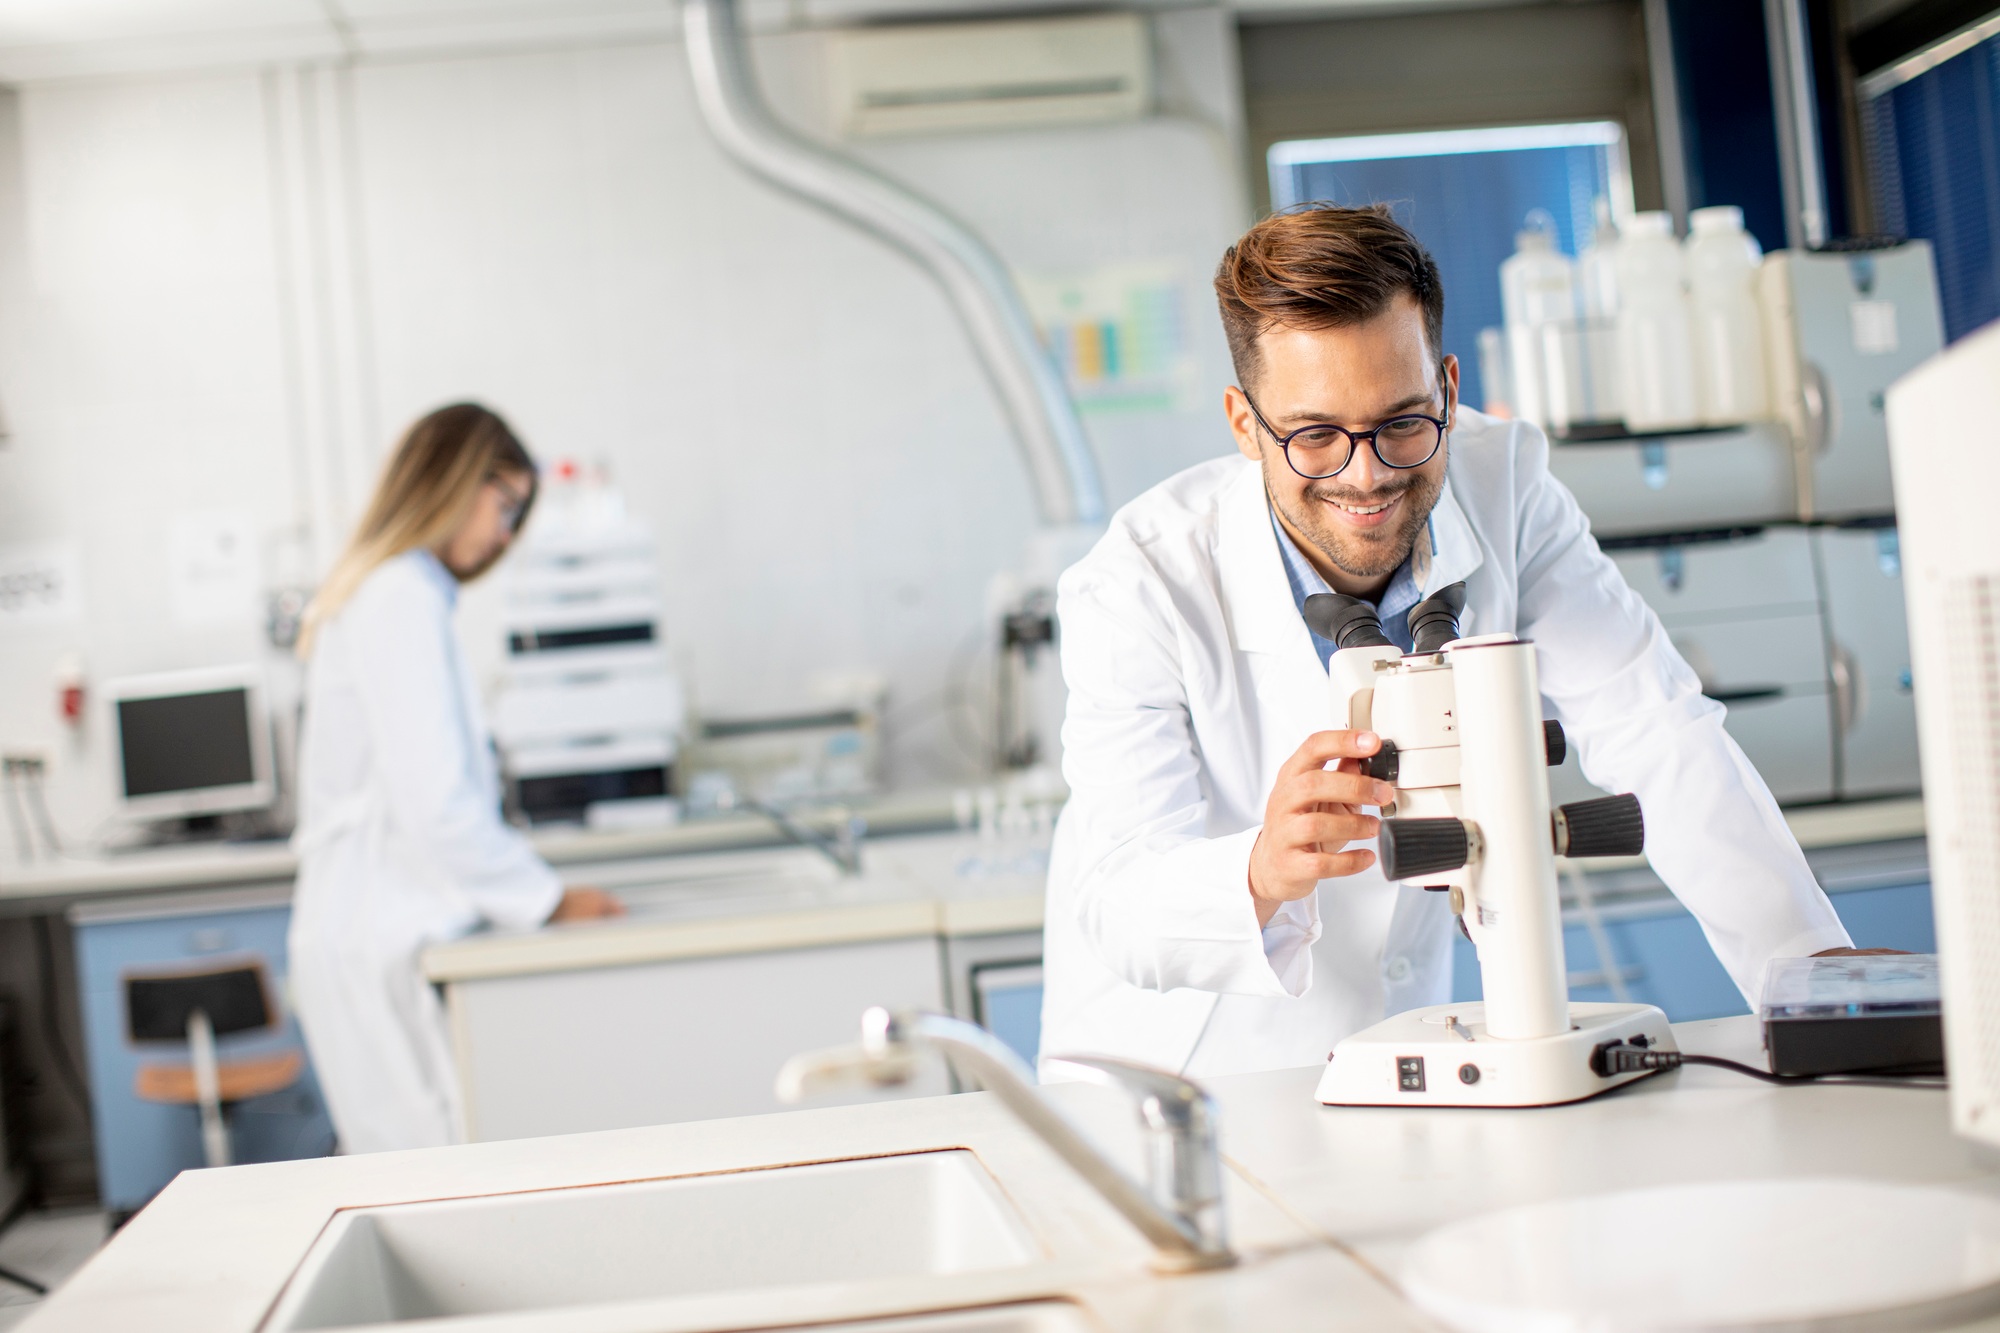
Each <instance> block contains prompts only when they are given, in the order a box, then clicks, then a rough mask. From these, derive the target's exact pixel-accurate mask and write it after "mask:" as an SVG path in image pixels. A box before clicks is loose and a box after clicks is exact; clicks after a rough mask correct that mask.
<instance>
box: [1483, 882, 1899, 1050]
mask: <svg viewBox="0 0 2000 1333" xmlns="http://www.w3.org/2000/svg"><path fill="white" fill-rule="evenodd" d="M1832 900H1833V907H1834V910H1835V911H1837V912H1838V913H1840V919H1841V922H1842V924H1844V925H1845V926H1846V927H1847V933H1848V934H1849V935H1851V936H1853V937H1854V942H1855V943H1856V944H1857V945H1859V946H1861V947H1863V948H1881V949H1907V950H1909V951H1910V952H1912V953H1932V952H1934V951H1935V950H1936V949H1937V936H1936V934H1935V932H1934V931H1933V930H1932V926H1931V886H1930V885H1929V884H1928V883H1915V884H1895V885H1889V886H1885V887H1881V888H1869V889H1850V890H1846V891H1843V892H1839V893H1835V894H1833V895H1832ZM1604 935H1605V940H1606V943H1608V944H1609V945H1610V946H1611V953H1612V955H1613V957H1612V959H1611V960H1610V961H1611V963H1612V965H1613V966H1615V967H1616V968H1617V969H1618V975H1619V976H1620V977H1621V978H1622V979H1623V980H1624V982H1625V989H1626V991H1627V992H1628V993H1629V994H1630V996H1631V998H1632V999H1633V1000H1634V1001H1636V1002H1638V1003H1640V1004H1653V1005H1658V1006H1659V1007H1660V1008H1661V1009H1663V1010H1665V1011H1666V1015H1667V1017H1668V1018H1669V1019H1671V1020H1672V1021H1673V1022H1676V1023H1685V1022H1689V1021H1691V1020H1694V1019H1698V1018H1723V1017H1727V1016H1728V1015H1731V1014H1747V1013H1749V1012H1750V1007H1749V1006H1748V1005H1747V1004H1745V1003H1744V1002H1743V995H1742V993H1741V992H1740V991H1738V990H1737V989H1736V984H1735V983H1734V982H1732V981H1731V980H1730V979H1729V974H1728V973H1727V972H1725V971H1724V970H1723V968H1722V964H1721V962H1719V961H1718V960H1717V959H1716V957H1715V951H1714V950H1712V949H1710V948H1709V947H1708V941H1707V939H1705V938H1704V937H1703V936H1702V933H1701V927H1700V926H1699V925H1698V924H1696V922H1695V919H1694V918H1693V917H1692V916H1690V915H1689V914H1688V913H1687V911H1686V910H1685V909H1683V908H1682V907H1680V906H1679V905H1678V904H1676V903H1672V902H1668V903H1665V904H1662V905H1661V907H1660V909H1659V910H1658V911H1657V912H1650V913H1646V914H1632V915H1616V916H1607V918H1606V919H1605V920H1604ZM1563 952H1564V954H1565V955H1566V956H1567V957H1568V960H1569V972H1570V998H1571V999H1573V1000H1612V999H1616V998H1617V997H1616V996H1615V995H1614V994H1613V993H1612V990H1611V987H1610V985H1609V984H1608V983H1607V982H1606V981H1605V979H1604V978H1605V974H1606V970H1607V969H1606V968H1605V967H1604V965H1603V962H1602V960H1600V959H1599V958H1598V956H1597V949H1596V947H1595V946H1594V945H1593V944H1592V943H1591V937H1590V932H1589V931H1588V930H1587V929H1585V928H1584V927H1583V926H1582V925H1580V924H1574V923H1572V924H1569V925H1567V926H1566V927H1565V929H1564V931H1563ZM1479 996H1480V987H1479V958H1478V956H1477V955H1476V954H1475V953H1474V952H1473V950H1472V945H1471V943H1470V942H1469V941H1467V940H1466V939H1465V938H1464V937H1463V936H1461V937H1460V938H1459V940H1458V948H1457V950H1456V952H1455V953H1454V954H1453V956H1452V998H1453V999H1458V1000H1476V999H1478V998H1479Z"/></svg>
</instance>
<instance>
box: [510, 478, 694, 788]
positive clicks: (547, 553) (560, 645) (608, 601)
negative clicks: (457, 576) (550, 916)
mask: <svg viewBox="0 0 2000 1333" xmlns="http://www.w3.org/2000/svg"><path fill="white" fill-rule="evenodd" d="M550 489H551V491H552V492H553V493H552V494H551V496H550V504H549V505H548V512H547V513H545V514H543V515H541V516H540V521H538V522H537V524H536V526H535V527H534V528H532V529H531V530H530V534H529V536H528V538H527V539H526V540H525V541H523V542H522V544H521V545H520V546H518V547H517V548H516V550H515V553H514V555H513V557H512V558H511V560H510V561H509V567H508V571H507V580H506V587H505V611H504V617H505V620H504V633H505V634H506V650H507V651H506V664H505V667H504V668H503V671H502V675H501V679H500V684H499V689H498V691H497V692H496V694H495V697H494V699H493V735H494V739H495V741H496V742H497V743H498V744H499V746H500V750H501V753H502V755H503V757H504V760H505V767H506V771H507V778H508V782H509V786H510V789H511V792H512V795H513V799H514V803H515V804H516V805H517V807H518V808H519V810H520V812H521V813H522V814H524V815H525V816H526V817H527V818H528V819H529V821H530V822H533V823H537V824H541V823H584V824H589V825H591V826H593V827H612V826H620V825H632V824H663V823H668V822H671V821H672V819H673V818H674V817H675V815H676V813H677V808H676V807H675V805H674V803H673V798H672V796H671V794H670V793H671V792H672V790H673V780H674V767H675V763H676V761H677V759H678V758H679V755H680V745H681V736H682V733H683V730H684V726H685V721H686V708H685V704H684V701H683V696H682V692H681V686H680V680H679V677H678V676H677V675H676V673H675V671H674V669H673V666H672V664H671V662H670V660H669V658H668V656H667V649H666V644H665V641H664V639H665V636H664V634H663V632H662V616H661V602H660V567H659V555H658V551H657V548H656V547H655V545H654V542H653V538H652V535H651V533H649V532H648V531H647V530H646V529H645V528H644V527H643V526H642V525H640V524H639V523H637V522H635V521H633V520H632V519H631V518H630V517H629V516H627V514H626V513H625V510H624V506H623V505H622V504H621V503H619V502H618V497H617V495H616V493H615V492H611V491H609V490H608V489H607V488H604V487H602V486H601V485H582V486H580V485H578V484H577V483H575V482H574V481H563V480H560V479H559V482H558V484H557V485H555V486H552V487H551V488H550Z"/></svg>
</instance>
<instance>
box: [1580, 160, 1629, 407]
mask: <svg viewBox="0 0 2000 1333" xmlns="http://www.w3.org/2000/svg"><path fill="white" fill-rule="evenodd" d="M1576 267H1577V304H1578V306H1579V307H1580V308H1581V311H1582V315H1583V379H1584V388H1585V397H1586V403H1585V415H1586V416H1587V417H1588V418H1589V419H1590V420H1592V421H1617V420H1619V419H1620V418H1621V417H1622V416H1623V415H1624V411H1625V409H1624V406H1623V399H1622V398H1621V397H1620V395H1619V383H1618V224H1617V223H1616V222H1614V221H1613V220H1612V218H1611V203H1610V201H1609V200H1607V199H1605V198H1603V197H1602V196H1599V198H1598V200H1597V228H1596V235H1595V236H1594V237H1593V238H1592V240H1591V245H1590V248H1589V249H1588V250H1586V251H1584V252H1583V255H1582V256H1581V257H1580V258H1579V259H1578V260H1577V265H1576Z"/></svg>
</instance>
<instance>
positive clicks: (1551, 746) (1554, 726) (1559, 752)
mask: <svg viewBox="0 0 2000 1333" xmlns="http://www.w3.org/2000/svg"><path fill="white" fill-rule="evenodd" d="M1542 752H1543V753H1544V754H1546V755H1548V757H1549V767H1550V768H1561V767H1562V764H1563V760H1565V759H1567V758H1569V737H1568V736H1567V735H1565V734H1564V732H1563V724H1562V723H1560V722H1558V721H1556V720H1555V719H1554V718H1552V717H1551V718H1545V719H1543V721H1542Z"/></svg>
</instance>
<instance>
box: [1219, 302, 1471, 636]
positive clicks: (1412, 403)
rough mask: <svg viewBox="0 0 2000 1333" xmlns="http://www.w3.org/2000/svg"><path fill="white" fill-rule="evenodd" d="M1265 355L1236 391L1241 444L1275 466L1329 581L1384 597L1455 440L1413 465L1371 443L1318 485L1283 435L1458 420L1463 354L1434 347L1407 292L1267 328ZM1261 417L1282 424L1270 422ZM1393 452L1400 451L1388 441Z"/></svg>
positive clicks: (1289, 522)
mask: <svg viewBox="0 0 2000 1333" xmlns="http://www.w3.org/2000/svg"><path fill="white" fill-rule="evenodd" d="M1257 351H1258V357H1257V360H1258V363H1259V364H1258V367H1257V373H1256V383H1254V384H1251V385H1248V386H1246V387H1247V388H1248V389H1249V395H1248V396H1246V395H1245V393H1244V391H1243V390H1242V389H1239V388H1234V387H1232V388H1231V389H1230V390H1229V391H1228V394H1227V395H1226V398H1225V410H1226V411H1227V412H1228V414H1229V424H1230V429H1231V430H1232V432H1233V433H1234V434H1235V436H1236V447H1237V448H1238V449H1239V450H1241V451H1242V453H1243V455H1244V457H1246V458H1251V459H1255V460H1257V461H1258V462H1259V463H1260V464H1261V465H1262V466H1263V469H1264V489H1265V491H1266V493H1267V494H1269V496H1270V497H1271V505H1272V507H1273V508H1274V509H1275V510H1276V511H1277V514H1278V519H1279V521H1280V522H1281V523H1283V524H1284V526H1285V528H1286V530H1287V531H1288V532H1289V533H1290V534H1291V537H1292V539H1293V540H1294V541H1295V542H1297V543H1298V544H1299V547H1300V549H1301V550H1302V551H1303V552H1304V553H1305V555H1306V558H1307V559H1309V560H1311V561H1312V563H1313V564H1314V566H1316V567H1317V568H1318V569H1319V571H1320V573H1321V574H1322V575H1324V576H1325V577H1326V580H1327V582H1328V583H1329V584H1330V585H1332V586H1333V587H1334V588H1335V589H1337V590H1339V591H1341V592H1346V593H1352V594H1354V595H1357V596H1365V597H1374V596H1378V595H1379V594H1380V593H1381V591H1382V589H1383V588H1385V587H1387V586H1388V583H1389V578H1390V576H1391V575H1392V574H1394V573H1395V572H1396V570H1397V568H1398V567H1399V566H1401V565H1402V563H1403V561H1405V560H1406V559H1408V558H1409V555H1410V550H1411V548H1412V547H1413V546H1414V545H1415V543H1416V540H1417V534H1418V533H1420V532H1422V531H1423V529H1424V522H1425V520H1426V519H1428V518H1429V517H1430V513H1431V509H1432V507H1433V506H1434V505H1436V504H1437V501H1438V496H1439V495H1440V494H1441V493H1442V492H1443V490H1444V475H1445V458H1446V455H1447V453H1448V452H1449V441H1447V442H1446V445H1445V447H1440V448H1439V449H1438V451H1437V453H1436V454H1435V455H1433V456H1432V457H1431V459H1430V460H1429V461H1428V462H1426V463H1424V464H1422V465H1421V466H1419V467H1412V468H1392V467H1388V466H1385V465H1384V464H1383V462H1382V460H1381V458H1380V457H1378V456H1377V455H1376V452H1375V451H1374V450H1373V449H1371V448H1369V447H1368V446H1367V445H1366V444H1363V445H1361V446H1360V447H1358V448H1356V449H1355V450H1354V453H1353V457H1352V458H1350V459H1349V460H1348V463H1347V466H1346V467H1344V468H1342V469H1341V471H1340V472H1339V474H1338V475H1336V476H1332V477H1324V478H1321V479H1319V480H1316V481H1315V480H1309V479H1307V478H1305V477H1303V476H1300V475H1299V473H1298V472H1297V471H1295V470H1294V469H1293V468H1292V466H1291V464H1290V463H1289V462H1287V461H1286V457H1285V451H1284V449H1282V448H1280V447H1279V445H1278V442H1277V440H1276V438H1274V437H1273V435H1272V434H1271V431H1275V432H1277V434H1279V435H1288V434H1290V433H1291V432H1293V431H1295V430H1298V429H1299V428H1300V427H1302V426H1312V425H1333V426H1340V427H1342V428H1344V429H1346V430H1348V431H1356V432H1359V431H1370V430H1373V429H1375V428H1376V427H1377V426H1380V425H1381V424H1382V423H1383V422H1385V421H1388V420H1389V419H1390V418H1392V417H1396V416H1398V415H1402V414H1407V413H1413V412H1414V413H1423V414H1425V415H1427V416H1433V417H1443V418H1445V419H1447V420H1449V419H1451V418H1452V417H1453V416H1454V415H1455V414H1456V412H1457V408H1458V361H1457V358H1455V357H1444V358H1443V359H1442V361H1440V359H1439V358H1438V357H1437V356H1436V355H1435V354H1434V353H1433V352H1432V350H1431V348H1430V346H1429V343H1428V340H1427V339H1426V338H1425V336H1424V317H1423V312H1422V310H1421V309H1420V308H1419V307H1418V305H1417V303H1416V301H1415V300H1413V299H1412V298H1410V297H1409V296H1407V295H1401V296H1398V297H1396V298H1395V299H1394V300H1393V301H1392V302H1390V304H1389V306H1388V308H1387V309H1385V310H1383V311H1382V313H1381V314H1379V315H1376V316H1374V317H1373V318H1371V319H1368V320H1365V321H1363V322H1361V323H1358V324H1350V325H1344V326H1341V327H1337V328H1330V329H1301V328H1293V327H1290V326H1284V325H1281V326H1279V327H1276V328H1271V329H1267V330H1265V331H1264V332H1263V333H1260V334H1259V335H1258V336H1257ZM1252 398H1254V399H1255V401H1256V409H1255V411H1253V410H1252V408H1251V399H1252ZM1259 412H1261V413H1262V414H1263V419H1264V422H1267V423H1269V426H1270V430H1268V431H1267V430H1265V429H1264V427H1263V426H1262V425H1261V424H1260V423H1259V422H1258V419H1257V414H1258V413H1259ZM1334 447H1335V449H1336V450H1337V449H1338V448H1340V447H1341V444H1340V443H1339V442H1336V444H1335V446H1334ZM1383 447H1384V450H1385V451H1386V452H1390V453H1391V457H1394V454H1393V451H1390V450H1389V443H1388V440H1387V439H1386V438H1385V439H1384V441H1383ZM1302 461H1303V460H1302ZM1308 470H1317V468H1314V467H1309V469H1308Z"/></svg>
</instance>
